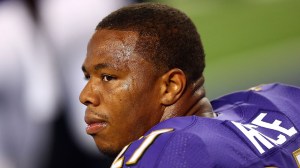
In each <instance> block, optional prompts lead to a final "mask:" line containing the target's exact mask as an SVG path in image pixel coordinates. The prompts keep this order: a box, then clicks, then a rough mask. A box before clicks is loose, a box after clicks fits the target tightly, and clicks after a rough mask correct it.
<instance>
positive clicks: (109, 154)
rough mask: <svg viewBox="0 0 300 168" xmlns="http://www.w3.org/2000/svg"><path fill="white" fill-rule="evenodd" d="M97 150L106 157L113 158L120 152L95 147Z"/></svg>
mask: <svg viewBox="0 0 300 168" xmlns="http://www.w3.org/2000/svg"><path fill="white" fill-rule="evenodd" d="M97 147H98V150H99V151H100V152H101V153H102V154H104V155H105V156H107V157H111V158H115V157H117V156H118V154H119V153H120V152H121V151H120V150H113V149H112V148H104V147H100V146H99V145H97Z"/></svg>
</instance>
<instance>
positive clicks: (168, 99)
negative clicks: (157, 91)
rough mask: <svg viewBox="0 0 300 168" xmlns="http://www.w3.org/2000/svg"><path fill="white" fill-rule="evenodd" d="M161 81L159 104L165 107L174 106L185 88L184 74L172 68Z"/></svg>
mask: <svg viewBox="0 0 300 168" xmlns="http://www.w3.org/2000/svg"><path fill="white" fill-rule="evenodd" d="M161 79H162V83H161V95H162V96H161V103H162V104H163V105H167V106H168V105H171V104H174V103H175V102H176V101H177V100H178V99H179V98H180V97H181V95H182V94H183V91H184V89H185V86H186V76H185V74H184V72H183V71H182V70H180V69H178V68H174V69H171V70H169V71H168V72H166V73H165V74H164V75H163V76H162V78H161Z"/></svg>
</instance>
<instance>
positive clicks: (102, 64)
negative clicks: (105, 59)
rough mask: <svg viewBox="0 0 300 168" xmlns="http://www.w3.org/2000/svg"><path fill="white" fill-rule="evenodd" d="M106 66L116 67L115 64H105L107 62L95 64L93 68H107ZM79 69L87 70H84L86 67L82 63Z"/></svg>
mask: <svg viewBox="0 0 300 168" xmlns="http://www.w3.org/2000/svg"><path fill="white" fill-rule="evenodd" d="M108 67H109V68H113V69H116V68H115V66H113V65H111V64H107V63H101V64H97V65H95V66H94V69H95V70H96V71H98V70H99V69H103V68H108ZM81 69H82V71H83V72H87V70H86V68H85V66H84V65H82V67H81Z"/></svg>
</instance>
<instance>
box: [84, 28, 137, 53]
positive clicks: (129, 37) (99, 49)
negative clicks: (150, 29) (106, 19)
mask: <svg viewBox="0 0 300 168" xmlns="http://www.w3.org/2000/svg"><path fill="white" fill-rule="evenodd" d="M137 40H138V33H137V32H134V31H122V30H108V29H100V30H96V32H95V33H94V35H93V36H92V38H91V40H90V42H89V44H88V53H87V54H88V56H89V55H95V54H96V55H102V54H103V53H107V52H109V53H111V54H117V55H119V54H122V55H123V56H129V55H130V54H132V52H133V51H134V49H135V46H136V42H137ZM120 56H121V55H120Z"/></svg>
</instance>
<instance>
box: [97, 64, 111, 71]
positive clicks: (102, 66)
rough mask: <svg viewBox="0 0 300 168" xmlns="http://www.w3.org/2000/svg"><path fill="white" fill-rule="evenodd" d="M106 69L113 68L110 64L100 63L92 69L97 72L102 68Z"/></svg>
mask: <svg viewBox="0 0 300 168" xmlns="http://www.w3.org/2000/svg"><path fill="white" fill-rule="evenodd" d="M107 67H113V66H112V65H110V64H107V63H101V64H97V65H95V67H94V69H95V70H96V71H97V70H99V69H103V68H107Z"/></svg>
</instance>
